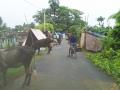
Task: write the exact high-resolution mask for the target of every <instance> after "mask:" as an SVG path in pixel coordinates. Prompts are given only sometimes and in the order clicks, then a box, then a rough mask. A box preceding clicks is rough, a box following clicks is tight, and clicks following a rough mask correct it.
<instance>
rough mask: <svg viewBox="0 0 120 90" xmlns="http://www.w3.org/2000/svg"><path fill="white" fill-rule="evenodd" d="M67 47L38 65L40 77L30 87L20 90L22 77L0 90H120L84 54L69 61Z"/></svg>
mask: <svg viewBox="0 0 120 90" xmlns="http://www.w3.org/2000/svg"><path fill="white" fill-rule="evenodd" d="M67 55H68V45H67V42H66V41H63V43H62V45H60V46H57V47H54V48H53V51H52V53H51V54H50V55H44V56H43V57H42V58H40V59H41V60H40V61H38V62H37V63H36V67H37V75H35V74H34V75H33V76H32V82H31V85H30V86H29V87H25V88H21V83H22V82H23V79H24V78H23V76H22V77H20V78H18V79H17V80H14V81H11V83H9V84H8V85H7V86H6V87H5V88H3V89H0V90H119V89H118V88H117V86H116V84H115V83H114V82H113V80H112V79H111V78H110V77H109V76H107V75H105V74H104V73H103V72H101V71H99V70H98V69H97V68H96V67H95V66H93V65H92V64H91V63H90V62H89V60H87V59H86V58H85V56H84V54H83V53H82V52H79V53H77V59H73V58H69V57H67Z"/></svg>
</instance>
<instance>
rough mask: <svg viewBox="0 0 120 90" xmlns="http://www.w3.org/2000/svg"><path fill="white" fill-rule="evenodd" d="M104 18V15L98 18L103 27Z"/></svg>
mask: <svg viewBox="0 0 120 90" xmlns="http://www.w3.org/2000/svg"><path fill="white" fill-rule="evenodd" d="M104 20H105V18H104V17H102V16H100V17H98V18H97V21H98V22H99V25H100V26H102V27H103V26H104Z"/></svg>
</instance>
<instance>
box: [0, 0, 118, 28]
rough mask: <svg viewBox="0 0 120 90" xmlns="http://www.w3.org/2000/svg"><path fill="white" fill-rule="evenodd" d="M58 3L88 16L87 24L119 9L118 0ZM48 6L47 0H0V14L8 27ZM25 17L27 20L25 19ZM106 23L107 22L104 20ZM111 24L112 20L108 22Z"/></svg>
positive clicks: (70, 0) (23, 20)
mask: <svg viewBox="0 0 120 90" xmlns="http://www.w3.org/2000/svg"><path fill="white" fill-rule="evenodd" d="M59 1H60V5H64V6H67V7H69V8H73V9H78V10H80V11H82V12H84V13H85V14H84V15H83V19H85V16H86V17H88V23H89V25H96V24H98V22H97V21H96V18H97V17H99V16H103V17H105V18H106V21H107V18H108V17H109V16H110V15H112V14H114V13H116V12H118V11H119V10H120V0H59ZM47 7H49V5H48V0H0V16H1V17H2V19H3V21H4V22H5V23H6V24H7V26H9V27H14V26H15V25H22V24H23V23H24V22H26V23H27V22H28V23H29V22H32V21H33V19H32V16H33V15H35V14H36V12H37V11H38V10H41V9H43V8H47ZM25 16H26V18H27V21H26V19H25ZM105 24H106V25H107V23H106V22H105ZM110 24H111V25H113V23H112V21H111V23H110Z"/></svg>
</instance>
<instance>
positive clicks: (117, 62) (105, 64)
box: [88, 48, 120, 84]
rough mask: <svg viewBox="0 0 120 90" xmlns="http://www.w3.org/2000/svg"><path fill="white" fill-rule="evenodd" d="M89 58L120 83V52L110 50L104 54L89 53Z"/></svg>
mask: <svg viewBox="0 0 120 90" xmlns="http://www.w3.org/2000/svg"><path fill="white" fill-rule="evenodd" d="M88 58H89V59H90V60H91V61H92V62H93V63H94V64H95V65H96V66H98V67H100V68H101V69H102V70H104V71H105V72H106V73H107V74H109V75H111V76H112V77H113V78H114V79H115V80H116V81H117V82H118V84H119V83H120V51H117V52H116V53H115V52H114V51H113V50H112V48H110V49H109V50H105V51H103V53H89V54H88Z"/></svg>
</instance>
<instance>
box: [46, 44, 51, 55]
mask: <svg viewBox="0 0 120 90" xmlns="http://www.w3.org/2000/svg"><path fill="white" fill-rule="evenodd" d="M51 50H52V46H51V45H50V46H48V53H47V54H50V52H51Z"/></svg>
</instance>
